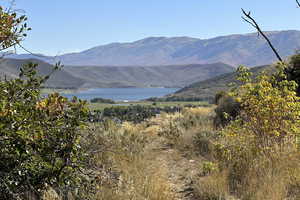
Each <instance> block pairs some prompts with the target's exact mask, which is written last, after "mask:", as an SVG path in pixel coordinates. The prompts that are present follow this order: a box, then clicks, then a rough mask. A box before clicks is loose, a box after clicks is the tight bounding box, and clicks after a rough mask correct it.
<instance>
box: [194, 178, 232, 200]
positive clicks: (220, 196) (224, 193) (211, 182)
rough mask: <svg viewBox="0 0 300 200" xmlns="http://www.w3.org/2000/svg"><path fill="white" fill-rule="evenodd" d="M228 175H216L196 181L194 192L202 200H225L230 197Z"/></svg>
mask: <svg viewBox="0 0 300 200" xmlns="http://www.w3.org/2000/svg"><path fill="white" fill-rule="evenodd" d="M227 177H228V176H227V174H226V173H214V174H212V175H210V176H206V177H202V178H200V179H198V180H195V184H194V190H195V194H196V195H197V197H198V198H199V199H202V200H225V199H228V197H229V186H228V180H227Z"/></svg>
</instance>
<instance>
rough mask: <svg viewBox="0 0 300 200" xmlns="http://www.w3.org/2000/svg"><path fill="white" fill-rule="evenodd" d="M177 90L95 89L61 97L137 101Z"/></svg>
mask: <svg viewBox="0 0 300 200" xmlns="http://www.w3.org/2000/svg"><path fill="white" fill-rule="evenodd" d="M179 89H180V88H95V89H89V90H85V91H80V92H78V93H71V94H62V95H63V96H65V97H68V98H72V97H73V96H77V97H78V98H80V99H84V100H91V99H93V98H97V97H101V98H105V99H112V100H114V101H139V100H143V99H147V98H150V97H162V96H165V95H167V94H171V93H174V92H175V91H177V90H179Z"/></svg>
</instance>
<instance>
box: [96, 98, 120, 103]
mask: <svg viewBox="0 0 300 200" xmlns="http://www.w3.org/2000/svg"><path fill="white" fill-rule="evenodd" d="M91 103H109V104H115V103H116V102H115V101H113V100H111V99H104V98H100V97H97V98H93V99H91Z"/></svg>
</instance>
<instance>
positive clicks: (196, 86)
mask: <svg viewBox="0 0 300 200" xmlns="http://www.w3.org/2000/svg"><path fill="white" fill-rule="evenodd" d="M272 69H273V68H272V67H271V66H270V65H266V66H259V67H254V68H251V69H250V71H251V72H252V73H253V75H255V74H258V73H259V72H261V71H263V70H272ZM234 82H236V72H232V73H227V74H223V75H220V76H217V77H214V78H211V79H208V80H204V81H199V82H195V83H193V84H191V85H189V86H187V87H184V88H182V89H181V90H179V91H177V92H176V93H174V94H171V95H168V96H166V97H165V99H167V100H169V101H172V100H173V101H175V100H204V101H212V100H213V99H214V97H215V94H216V93H217V92H219V91H226V90H228V89H229V84H230V83H234Z"/></svg>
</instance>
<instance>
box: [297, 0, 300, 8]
mask: <svg viewBox="0 0 300 200" xmlns="http://www.w3.org/2000/svg"><path fill="white" fill-rule="evenodd" d="M296 3H297V5H298V7H299V8H300V2H299V0H296Z"/></svg>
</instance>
